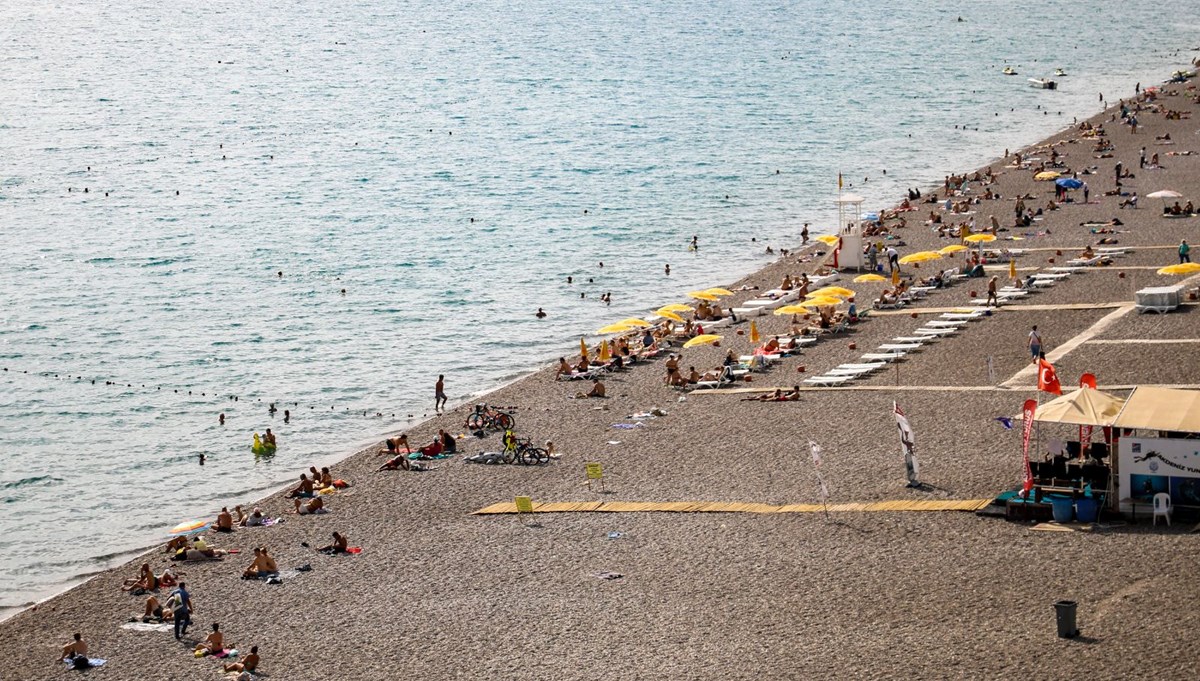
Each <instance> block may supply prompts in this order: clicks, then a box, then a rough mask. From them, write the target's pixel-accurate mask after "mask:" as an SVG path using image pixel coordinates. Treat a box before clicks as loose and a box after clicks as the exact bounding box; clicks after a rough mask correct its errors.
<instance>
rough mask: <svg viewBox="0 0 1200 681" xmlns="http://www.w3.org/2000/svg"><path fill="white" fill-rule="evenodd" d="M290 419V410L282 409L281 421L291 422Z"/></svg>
mask: <svg viewBox="0 0 1200 681" xmlns="http://www.w3.org/2000/svg"><path fill="white" fill-rule="evenodd" d="M291 421H292V412H290V411H288V410H287V409H284V410H283V422H284V423H291Z"/></svg>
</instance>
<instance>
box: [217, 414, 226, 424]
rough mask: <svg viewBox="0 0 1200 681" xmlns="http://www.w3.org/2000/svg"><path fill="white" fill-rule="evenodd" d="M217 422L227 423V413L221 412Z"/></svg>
mask: <svg viewBox="0 0 1200 681" xmlns="http://www.w3.org/2000/svg"><path fill="white" fill-rule="evenodd" d="M217 422H218V423H220V424H221V425H225V415H224V414H221V415H220V416H218V417H217Z"/></svg>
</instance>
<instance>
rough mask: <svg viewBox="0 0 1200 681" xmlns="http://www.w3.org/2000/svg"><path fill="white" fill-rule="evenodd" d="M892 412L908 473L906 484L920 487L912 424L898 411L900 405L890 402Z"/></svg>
mask: <svg viewBox="0 0 1200 681" xmlns="http://www.w3.org/2000/svg"><path fill="white" fill-rule="evenodd" d="M892 413H893V415H895V417H896V428H897V429H898V430H899V431H900V447H901V448H902V449H903V451H904V469H905V472H906V473H907V474H908V486H909V487H920V486H921V481H920V480H919V479H918V476H919V475H920V474H921V465H920V464H919V463H918V462H917V455H916V452H915V449H916V443H917V439H916V436H915V435H913V430H912V426H910V425H909V424H908V417H907V416H905V415H904V412H903V411H900V405H899V404H897V403H896V402H892Z"/></svg>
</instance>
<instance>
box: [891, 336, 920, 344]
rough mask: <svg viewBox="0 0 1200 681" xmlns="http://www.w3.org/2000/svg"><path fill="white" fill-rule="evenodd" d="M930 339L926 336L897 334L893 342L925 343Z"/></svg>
mask: <svg viewBox="0 0 1200 681" xmlns="http://www.w3.org/2000/svg"><path fill="white" fill-rule="evenodd" d="M928 340H929V339H928V338H926V337H925V336H897V337H896V338H893V339H892V342H893V343H924V342H926V341H928Z"/></svg>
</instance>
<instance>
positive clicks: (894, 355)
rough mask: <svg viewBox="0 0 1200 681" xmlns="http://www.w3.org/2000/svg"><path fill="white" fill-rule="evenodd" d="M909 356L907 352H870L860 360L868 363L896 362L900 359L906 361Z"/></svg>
mask: <svg viewBox="0 0 1200 681" xmlns="http://www.w3.org/2000/svg"><path fill="white" fill-rule="evenodd" d="M906 354H908V353H905V352H868V353H867V354H865V355H863V356H862V357H860V358H859V359H865V360H867V361H868V362H895V361H896V360H898V359H904V356H905V355H906Z"/></svg>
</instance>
